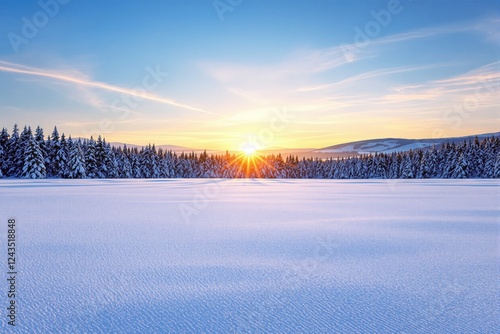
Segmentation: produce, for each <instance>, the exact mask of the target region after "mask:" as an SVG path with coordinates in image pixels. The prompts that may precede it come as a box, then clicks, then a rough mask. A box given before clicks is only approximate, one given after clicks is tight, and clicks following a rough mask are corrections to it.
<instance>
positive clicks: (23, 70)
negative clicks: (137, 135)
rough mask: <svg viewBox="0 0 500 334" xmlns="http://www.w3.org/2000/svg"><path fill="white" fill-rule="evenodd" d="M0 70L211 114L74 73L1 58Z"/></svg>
mask: <svg viewBox="0 0 500 334" xmlns="http://www.w3.org/2000/svg"><path fill="white" fill-rule="evenodd" d="M0 71H2V72H10V73H19V74H26V75H31V76H37V77H44V78H49V79H54V80H58V81H63V82H69V83H72V84H75V85H77V86H84V87H91V88H97V89H101V90H105V91H111V92H116V93H123V94H127V95H131V96H135V97H139V98H142V99H146V100H150V101H155V102H160V103H164V104H168V105H172V106H175V107H179V108H183V109H187V110H193V111H199V112H203V113H208V114H213V113H212V112H210V111H206V110H203V109H200V108H196V107H193V106H190V105H187V104H183V103H179V102H177V101H175V100H172V99H167V98H164V97H161V96H157V95H154V94H151V93H147V92H139V91H137V90H133V89H129V88H123V87H119V86H114V85H110V84H107V83H103V82H99V81H91V80H88V79H85V78H82V77H78V76H75V75H71V74H62V73H59V72H56V71H48V70H44V69H38V68H34V67H29V66H25V65H21V64H15V63H10V62H6V61H2V60H0Z"/></svg>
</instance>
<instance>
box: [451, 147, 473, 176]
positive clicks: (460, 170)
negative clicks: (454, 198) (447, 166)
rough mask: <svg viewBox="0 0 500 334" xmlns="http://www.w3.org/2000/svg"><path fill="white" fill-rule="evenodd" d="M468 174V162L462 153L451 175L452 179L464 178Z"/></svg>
mask: <svg viewBox="0 0 500 334" xmlns="http://www.w3.org/2000/svg"><path fill="white" fill-rule="evenodd" d="M468 174H469V163H468V162H467V159H466V157H465V154H464V153H462V154H460V156H459V158H458V161H457V165H456V167H455V169H454V171H453V174H452V175H451V177H452V178H453V179H466V178H467V177H468Z"/></svg>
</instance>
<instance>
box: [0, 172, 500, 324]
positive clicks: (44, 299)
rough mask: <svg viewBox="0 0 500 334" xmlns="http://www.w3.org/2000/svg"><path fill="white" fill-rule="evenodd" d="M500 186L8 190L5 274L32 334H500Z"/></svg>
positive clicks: (112, 184)
mask: <svg viewBox="0 0 500 334" xmlns="http://www.w3.org/2000/svg"><path fill="white" fill-rule="evenodd" d="M499 185H500V183H499V182H498V181H493V180H446V181H443V180H419V181H394V180H391V181H383V180H357V181H325V180H217V179H212V180H210V179H204V180H171V179H170V180H79V181H71V180H36V181H34V180H9V179H6V180H0V213H1V218H0V219H1V221H3V223H2V224H1V225H0V226H3V227H1V228H0V240H1V242H0V244H1V245H2V248H3V250H4V251H3V252H2V253H3V255H1V256H0V261H1V262H0V263H1V268H4V269H3V271H4V273H5V272H6V271H7V268H6V267H7V266H6V263H7V254H6V239H7V220H8V219H9V218H15V219H16V221H17V241H18V245H17V253H18V268H17V269H18V278H17V280H18V281H17V290H18V297H17V303H18V304H19V305H18V310H17V312H18V313H17V316H18V319H17V321H18V326H17V331H18V332H20V333H21V332H25V333H84V332H85V333H101V332H102V333H153V332H155V333H162V332H165V333H167V332H172V333H191V332H193V333H202V332H206V333H229V332H233V333H234V332H245V333H246V332H248V333H250V332H251V333H256V332H261V333H263V332H275V333H276V332H280V333H299V332H300V333H334V332H338V333H353V332H356V333H376V332H385V333H474V332H478V333H479V332H480V333H498V329H499V328H500V311H499V305H500V298H499V291H500V286H499V282H500V272H499V271H500V261H499V244H498V240H499V239H498V238H499V230H498V226H499V215H500V213H499V189H500V188H499ZM7 288H8V287H7V282H6V281H4V284H3V286H0V290H1V291H6V290H7ZM0 302H1V308H2V309H3V310H4V311H3V312H1V314H2V315H1V316H0V327H1V329H2V330H0V331H4V330H5V329H9V327H10V326H8V325H7V317H6V316H5V314H6V310H5V308H6V307H7V296H6V293H5V292H2V293H1V297H0Z"/></svg>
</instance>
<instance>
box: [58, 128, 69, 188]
mask: <svg viewBox="0 0 500 334" xmlns="http://www.w3.org/2000/svg"><path fill="white" fill-rule="evenodd" d="M59 145H60V147H59V151H57V153H56V160H57V161H58V162H59V170H58V171H57V176H58V177H62V178H65V179H66V178H68V177H69V168H68V161H69V148H68V143H67V142H66V136H65V135H64V133H63V134H62V135H61V140H60V142H59Z"/></svg>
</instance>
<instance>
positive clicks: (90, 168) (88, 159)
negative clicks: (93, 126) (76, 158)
mask: <svg viewBox="0 0 500 334" xmlns="http://www.w3.org/2000/svg"><path fill="white" fill-rule="evenodd" d="M86 146H87V147H86V150H85V171H86V174H87V178H89V179H94V178H97V177H98V172H97V163H96V157H95V141H94V139H93V138H92V137H90V140H89V141H88V142H87V145H86Z"/></svg>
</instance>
